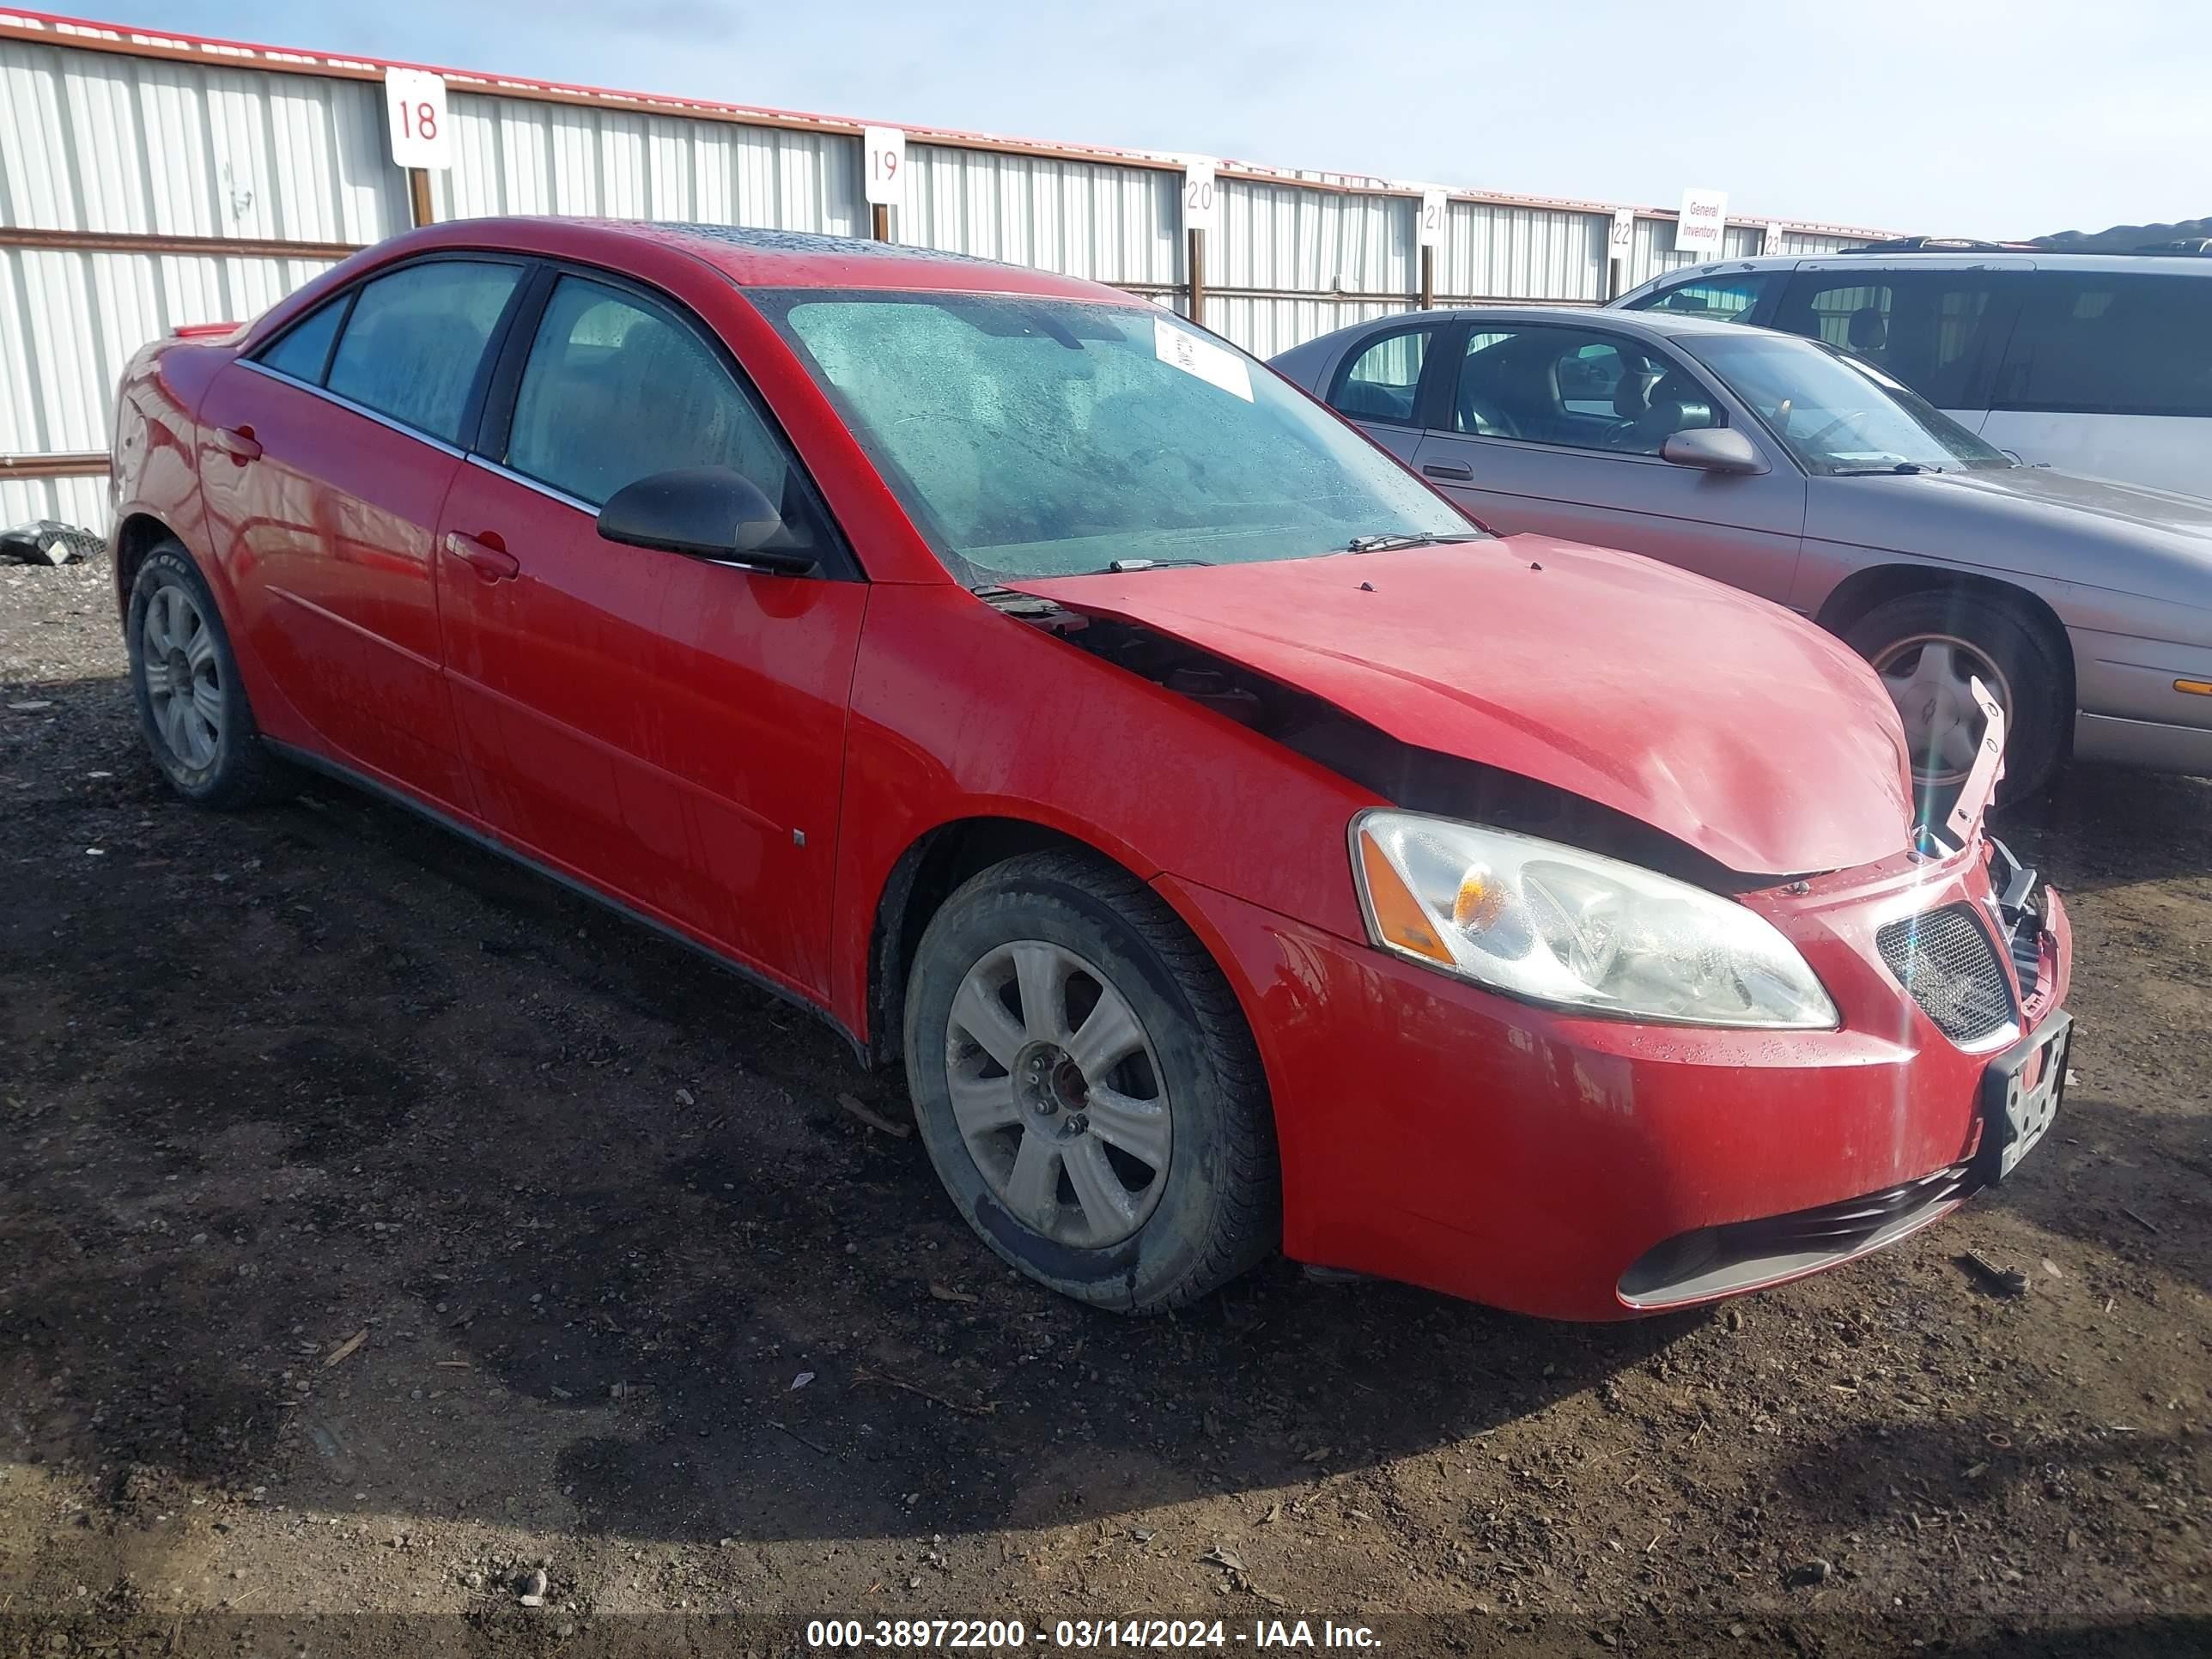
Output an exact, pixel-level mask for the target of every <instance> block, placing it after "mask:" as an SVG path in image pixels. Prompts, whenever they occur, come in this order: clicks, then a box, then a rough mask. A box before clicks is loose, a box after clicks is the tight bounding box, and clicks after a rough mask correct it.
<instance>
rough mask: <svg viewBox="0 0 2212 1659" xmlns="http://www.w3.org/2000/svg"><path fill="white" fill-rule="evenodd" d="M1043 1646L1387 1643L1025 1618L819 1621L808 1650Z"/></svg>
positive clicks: (1306, 1630)
mask: <svg viewBox="0 0 2212 1659" xmlns="http://www.w3.org/2000/svg"><path fill="white" fill-rule="evenodd" d="M1032 1639H1034V1641H1035V1643H1036V1645H1037V1646H1039V1647H1045V1648H1053V1649H1065V1650H1096V1649H1108V1650H1110V1649H1115V1648H1131V1649H1171V1648H1226V1647H1230V1646H1232V1645H1236V1646H1243V1647H1246V1648H1249V1649H1257V1650H1271V1649H1297V1648H1315V1649H1319V1648H1334V1649H1339V1650H1345V1649H1368V1650H1371V1649H1376V1648H1380V1647H1381V1646H1382V1645H1383V1643H1382V1638H1380V1637H1378V1636H1377V1635H1376V1633H1375V1632H1373V1631H1372V1630H1370V1628H1369V1627H1368V1626H1364V1625H1340V1624H1338V1623H1337V1622H1336V1621H1335V1620H1331V1619H1323V1620H1319V1621H1318V1622H1317V1623H1316V1621H1314V1620H1306V1619H1261V1620H1254V1621H1253V1622H1252V1625H1251V1626H1250V1628H1249V1630H1246V1629H1239V1628H1237V1627H1236V1626H1231V1625H1229V1624H1227V1623H1226V1622H1225V1621H1224V1620H1218V1619H1214V1620H1202V1619H1190V1620H1184V1619H1174V1620H1169V1619H1097V1620H1092V1619H1061V1620H1055V1621H1054V1623H1053V1624H1052V1625H1051V1626H1049V1627H1048V1628H1040V1629H1038V1630H1037V1631H1036V1632H1035V1633H1034V1638H1032V1633H1031V1632H1030V1631H1029V1629H1028V1628H1027V1627H1026V1626H1024V1625H1023V1623H1022V1622H1021V1621H1020V1620H998V1619H987V1620H986V1619H878V1620H872V1621H863V1620H858V1619H817V1620H810V1621H809V1622H808V1624H807V1626H806V1644H807V1646H808V1647H810V1648H823V1649H829V1650H839V1649H844V1650H859V1649H864V1648H877V1649H885V1648H888V1649H894V1650H896V1649H899V1648H915V1649H925V1650H932V1651H938V1650H947V1649H966V1648H972V1649H976V1650H981V1651H984V1652H1000V1651H1004V1650H1008V1649H1016V1650H1018V1649H1021V1648H1024V1647H1027V1646H1028V1645H1030V1642H1031V1641H1032Z"/></svg>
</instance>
